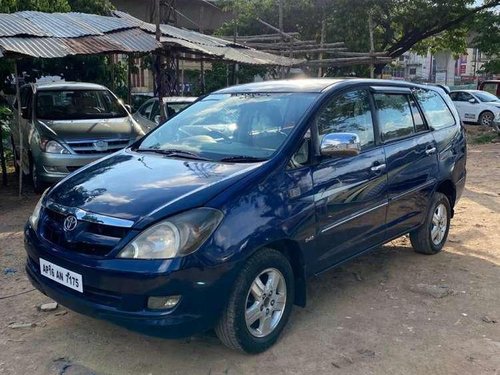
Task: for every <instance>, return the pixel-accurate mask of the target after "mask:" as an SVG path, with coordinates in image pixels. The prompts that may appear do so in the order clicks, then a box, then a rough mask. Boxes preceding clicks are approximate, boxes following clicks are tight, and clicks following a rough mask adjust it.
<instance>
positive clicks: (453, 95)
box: [450, 92, 459, 102]
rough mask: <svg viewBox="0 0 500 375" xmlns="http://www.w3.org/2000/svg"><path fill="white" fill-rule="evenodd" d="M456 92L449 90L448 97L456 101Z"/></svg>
mask: <svg viewBox="0 0 500 375" xmlns="http://www.w3.org/2000/svg"><path fill="white" fill-rule="evenodd" d="M458 94H459V93H458V92H451V93H450V98H451V100H453V101H454V102H457V101H458Z"/></svg>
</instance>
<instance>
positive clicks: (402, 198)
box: [385, 132, 438, 238]
mask: <svg viewBox="0 0 500 375" xmlns="http://www.w3.org/2000/svg"><path fill="white" fill-rule="evenodd" d="M433 149H434V151H433ZM435 150H436V143H435V141H434V138H433V136H432V133H430V132H426V133H422V134H421V135H416V136H414V137H412V138H410V139H406V140H401V141H398V142H395V143H391V144H388V145H386V146H385V152H386V157H387V170H388V181H389V182H388V183H389V187H388V194H389V206H388V209H387V236H388V237H389V238H391V237H394V236H396V235H398V234H399V233H401V232H404V231H406V230H410V229H413V228H415V226H417V225H419V224H420V223H421V222H422V221H423V219H424V217H425V213H426V212H427V207H428V202H429V199H430V197H431V195H432V192H433V190H434V185H435V183H436V176H437V175H438V163H437V152H436V151H435Z"/></svg>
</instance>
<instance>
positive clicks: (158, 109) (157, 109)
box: [149, 100, 160, 122]
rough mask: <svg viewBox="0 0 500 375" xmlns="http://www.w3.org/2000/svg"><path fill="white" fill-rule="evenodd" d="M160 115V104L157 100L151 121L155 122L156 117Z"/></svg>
mask: <svg viewBox="0 0 500 375" xmlns="http://www.w3.org/2000/svg"><path fill="white" fill-rule="evenodd" d="M159 115H160V103H158V101H157V100H155V101H154V105H153V109H152V110H151V117H150V118H149V119H150V120H151V121H153V122H155V117H156V116H159Z"/></svg>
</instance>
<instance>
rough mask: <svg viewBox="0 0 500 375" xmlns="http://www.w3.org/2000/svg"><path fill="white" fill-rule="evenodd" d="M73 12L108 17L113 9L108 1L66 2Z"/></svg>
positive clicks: (79, 0)
mask: <svg viewBox="0 0 500 375" xmlns="http://www.w3.org/2000/svg"><path fill="white" fill-rule="evenodd" d="M67 1H68V3H69V6H70V7H71V10H72V11H73V12H82V13H91V14H101V15H109V14H110V13H111V11H112V10H114V9H115V7H114V5H113V4H111V1H110V0H67Z"/></svg>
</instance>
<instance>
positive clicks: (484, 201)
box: [0, 144, 500, 375]
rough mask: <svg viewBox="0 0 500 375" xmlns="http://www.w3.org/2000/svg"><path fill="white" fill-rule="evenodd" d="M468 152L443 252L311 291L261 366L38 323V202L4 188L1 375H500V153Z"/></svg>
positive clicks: (362, 262)
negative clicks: (29, 254)
mask: <svg viewBox="0 0 500 375" xmlns="http://www.w3.org/2000/svg"><path fill="white" fill-rule="evenodd" d="M469 151H470V152H469V162H468V171H469V175H468V181H467V186H466V191H465V193H464V196H463V197H462V199H461V201H460V202H459V204H458V206H457V207H456V216H455V218H454V219H453V221H452V227H451V231H450V237H449V240H448V243H447V245H446V247H445V251H443V252H441V253H440V254H438V255H436V256H423V255H418V254H416V253H414V252H413V251H412V249H411V248H410V246H409V241H408V239H407V238H402V239H398V240H396V241H393V242H392V243H391V244H389V245H387V246H384V247H383V248H381V249H380V250H378V251H376V252H374V253H372V254H370V255H367V256H364V257H362V258H360V259H358V260H356V261H354V262H353V263H350V264H349V265H346V266H344V267H342V268H339V269H336V270H333V271H330V272H328V273H326V274H324V275H322V276H320V277H317V278H315V279H313V280H311V281H310V283H309V286H308V292H309V303H308V306H307V307H306V308H304V309H302V308H298V307H297V308H295V310H294V312H293V314H292V317H291V319H290V322H289V325H288V327H287V328H286V329H285V331H284V334H283V336H282V338H281V340H280V341H279V342H278V343H277V345H275V346H274V347H273V348H272V349H270V350H269V351H267V352H266V353H263V354H260V355H256V356H248V355H244V354H240V353H237V352H233V351H231V350H229V349H226V348H225V347H224V346H222V344H220V343H219V341H218V340H217V338H216V337H215V336H214V335H213V334H211V333H208V334H204V335H200V336H196V337H193V338H190V339H188V340H177V341H173V340H162V339H157V338H150V337H146V336H142V335H139V334H136V333H132V332H129V331H127V330H125V329H122V328H119V327H115V326H113V325H112V324H110V323H107V322H104V321H99V320H95V319H92V318H89V317H86V316H82V315H79V314H76V313H73V312H71V311H67V310H66V309H65V308H64V307H62V306H59V308H58V309H57V310H55V311H53V312H40V311H38V309H37V307H38V306H39V305H40V304H42V303H46V302H50V300H49V299H48V298H47V297H45V296H43V295H42V294H40V293H39V292H38V291H33V290H32V287H31V285H30V283H29V282H28V280H27V278H26V276H25V273H24V260H25V255H24V250H23V239H22V228H23V225H24V223H25V221H26V219H27V218H28V216H29V214H30V212H31V211H32V209H33V207H34V205H35V203H36V201H37V199H38V198H37V197H36V196H35V195H33V194H27V195H26V196H24V197H23V199H21V200H19V199H18V198H17V195H16V191H15V189H16V187H15V183H13V184H12V185H13V186H12V187H10V188H2V189H0V197H1V201H0V374H16V375H17V374H66V375H75V374H79V375H84V374H85V375H88V374H312V373H315V374H384V375H385V374H500V230H499V227H500V189H499V187H500V145H499V144H489V145H481V146H471V147H470V148H469ZM20 293H23V294H20ZM11 295H15V296H11ZM9 296H10V297H9ZM12 323H32V326H30V327H25V328H12Z"/></svg>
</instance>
